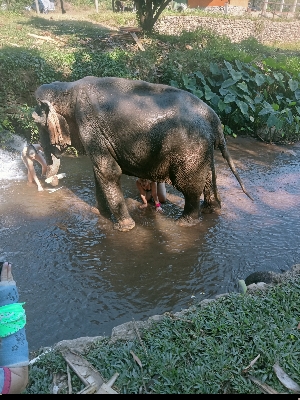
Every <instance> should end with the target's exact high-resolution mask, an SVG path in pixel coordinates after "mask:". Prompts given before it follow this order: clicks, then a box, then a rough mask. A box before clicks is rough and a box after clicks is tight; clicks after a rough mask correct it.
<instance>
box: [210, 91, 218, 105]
mask: <svg viewBox="0 0 300 400" xmlns="http://www.w3.org/2000/svg"><path fill="white" fill-rule="evenodd" d="M219 101H220V96H218V95H217V94H215V93H214V95H213V96H212V98H211V99H210V102H211V104H212V105H213V106H214V107H217V106H218V103H219Z"/></svg>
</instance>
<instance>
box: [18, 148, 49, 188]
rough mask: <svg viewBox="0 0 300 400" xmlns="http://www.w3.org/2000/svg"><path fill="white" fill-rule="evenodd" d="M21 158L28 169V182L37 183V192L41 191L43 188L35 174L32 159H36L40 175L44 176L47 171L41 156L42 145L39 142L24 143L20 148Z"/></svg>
mask: <svg viewBox="0 0 300 400" xmlns="http://www.w3.org/2000/svg"><path fill="white" fill-rule="evenodd" d="M21 158H22V160H23V162H24V164H25V165H26V168H27V170H28V182H29V184H32V183H33V182H35V183H36V184H37V187H38V191H39V192H41V191H43V190H44V189H43V187H42V185H41V182H40V181H39V179H38V177H37V176H36V172H35V169H34V164H33V162H34V161H37V162H38V163H39V164H41V166H42V177H45V176H46V172H47V163H46V160H45V158H44V156H43V148H42V146H41V145H39V144H31V143H30V144H28V145H26V146H25V147H24V148H23V150H22V153H21Z"/></svg>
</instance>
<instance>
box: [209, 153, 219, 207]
mask: <svg viewBox="0 0 300 400" xmlns="http://www.w3.org/2000/svg"><path fill="white" fill-rule="evenodd" d="M211 159H212V163H211V175H212V187H213V191H214V196H215V199H216V201H217V202H218V204H219V207H220V208H221V198H220V196H219V192H218V188H217V174H216V168H215V161H214V155H213V154H212V158H211Z"/></svg>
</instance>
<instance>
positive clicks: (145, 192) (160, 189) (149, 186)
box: [136, 178, 167, 212]
mask: <svg viewBox="0 0 300 400" xmlns="http://www.w3.org/2000/svg"><path fill="white" fill-rule="evenodd" d="M136 186H137V188H138V190H139V192H140V195H141V199H142V201H143V204H142V205H141V206H140V208H145V207H147V205H148V201H150V200H151V199H153V201H154V203H155V208H156V211H159V212H162V208H161V204H160V203H164V202H165V201H166V197H167V195H166V186H165V183H164V182H160V183H157V182H153V181H150V180H149V179H141V178H139V179H138V180H137V181H136Z"/></svg>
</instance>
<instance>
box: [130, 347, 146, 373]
mask: <svg viewBox="0 0 300 400" xmlns="http://www.w3.org/2000/svg"><path fill="white" fill-rule="evenodd" d="M130 353H131V354H132V357H133V359H134V360H135V361H136V362H137V363H138V364H139V366H140V368H141V369H143V364H142V362H141V360H140V359H139V358H138V356H136V355H135V354H134V352H133V351H132V350H130Z"/></svg>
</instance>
